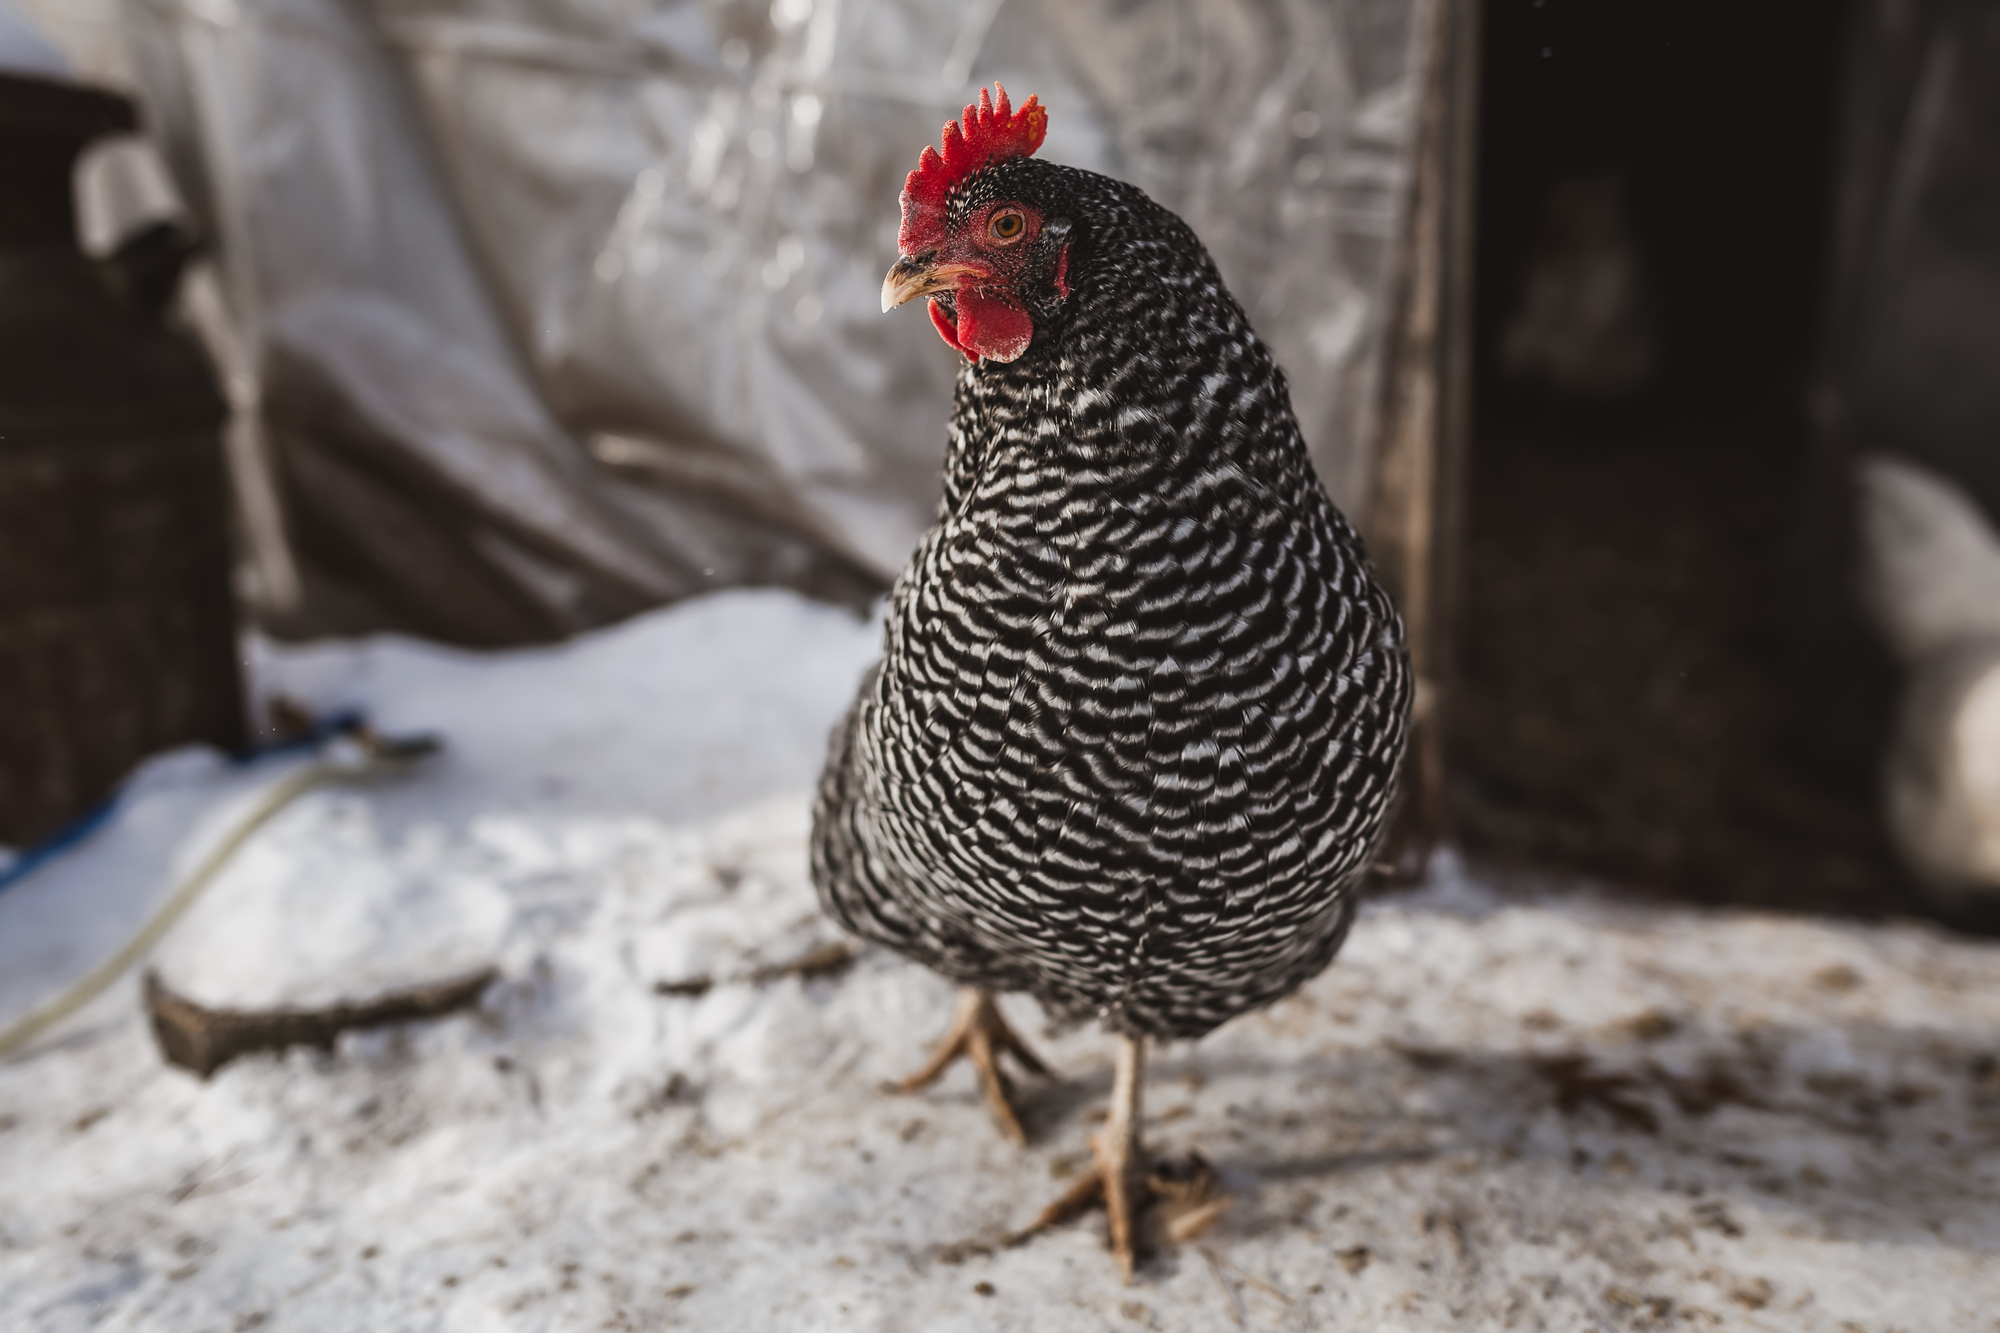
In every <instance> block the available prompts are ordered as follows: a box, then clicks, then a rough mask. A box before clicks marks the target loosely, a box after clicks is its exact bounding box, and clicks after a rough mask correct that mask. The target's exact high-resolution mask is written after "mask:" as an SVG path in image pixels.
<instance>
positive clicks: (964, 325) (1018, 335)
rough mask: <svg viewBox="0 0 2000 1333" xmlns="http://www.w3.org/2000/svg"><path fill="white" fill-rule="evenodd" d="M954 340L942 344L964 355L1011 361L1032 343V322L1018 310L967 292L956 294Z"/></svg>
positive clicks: (1033, 334) (1025, 313) (999, 301)
mask: <svg viewBox="0 0 2000 1333" xmlns="http://www.w3.org/2000/svg"><path fill="white" fill-rule="evenodd" d="M957 299H958V328H957V330H956V332H957V334H958V336H957V338H956V339H953V338H947V339H945V341H946V342H949V343H951V344H952V346H954V347H956V348H958V349H959V350H960V351H962V352H964V353H966V354H967V355H968V356H970V355H972V354H973V353H975V352H976V353H978V354H979V355H980V356H984V357H991V358H992V359H993V360H995V361H1012V360H1014V358H1016V357H1018V356H1020V355H1021V353H1023V352H1025V351H1027V350H1028V344H1029V343H1031V342H1033V341H1034V340H1035V321H1034V319H1033V317H1032V316H1030V315H1029V314H1028V312H1027V311H1025V310H1023V309H1021V308H1020V307H1019V306H1014V305H1009V304H1008V303H1007V302H1005V301H1002V300H998V299H996V298H994V297H991V296H981V295H979V294H977V293H976V292H973V291H971V290H961V291H960V292H959V293H958V298H957Z"/></svg>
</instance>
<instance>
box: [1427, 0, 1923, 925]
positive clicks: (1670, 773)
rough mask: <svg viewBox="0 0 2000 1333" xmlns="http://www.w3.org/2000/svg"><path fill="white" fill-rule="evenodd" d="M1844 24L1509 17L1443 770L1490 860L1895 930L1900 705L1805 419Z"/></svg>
mask: <svg viewBox="0 0 2000 1333" xmlns="http://www.w3.org/2000/svg"><path fill="white" fill-rule="evenodd" d="M1842 9H1843V7H1842V6H1840V5H1836V4H1828V3H1826V0H1767V2H1766V3H1762V4H1757V5H1740V4H1722V3H1717V2H1716V0H1693V2H1690V0H1619V2H1618V3H1616V4H1606V3H1603V2H1602V0H1487V4H1486V5H1485V9H1484V15H1485V17H1484V23H1485V30H1484V35H1483V38H1482V41H1483V51H1482V62H1483V64H1482V80H1483V88H1482V93H1481V120H1480V137H1481V145H1480V155H1481V156H1480V164H1479V202H1478V215H1479V224H1478V225H1479V237H1478V253H1477V264H1478V273H1479V290H1478V298H1477V312H1476V316H1475V321H1474V323H1475V337H1476V353H1475V367H1476V371H1475V375H1476V382H1477V396H1476V416H1475V423H1474V429H1473V445H1472V475H1471V483H1470V484H1471V493H1470V514H1469V533H1468V539H1467V548H1466V550H1467V560H1466V584H1465V596H1464V600H1463V603H1462V604H1463V606H1464V608H1465V610H1464V615H1463V621H1462V625H1461V630H1462V633H1461V639H1460V643H1461V653H1462V657H1461V662H1462V675H1461V684H1462V690H1461V692H1460V695H1459V698H1460V700H1461V703H1460V705H1459V707H1458V708H1457V710H1456V712H1455V722H1454V738H1453V742H1452V743H1453V749H1454V755H1453V758H1454V763H1453V771H1454V773H1455V774H1456V775H1457V781H1456V807H1457V816H1458V825H1459V828H1460V831H1461V834H1462V836H1463V838H1464V839H1465V841H1466V843H1467V846H1468V848H1469V850H1470V851H1471V852H1472V853H1473V854H1474V855H1476V856H1482V857H1485V858H1487V859H1489V860H1501V861H1515V862H1525V863H1534V864H1543V865H1548V864H1554V865H1560V866H1566V867H1571V868H1577V869H1583V870H1586V871H1590V872H1594V873H1597V874H1601V875H1604V876H1607V877H1609V878H1612V879H1614V880H1618V881H1622V882H1627V883H1633V884H1639V885H1645V886H1649V887H1653V888H1658V889H1664V890H1668V891H1673V892H1678V893H1684V894H1691V895H1695V896H1698V897H1701V898H1704V899H1709V900H1727V901H1737V902H1754V903H1759V904H1764V905H1769V906H1784V907H1797V908H1804V909H1812V910H1837V911H1853V912H1869V913H1872V912H1877V911H1881V910H1887V909H1889V908H1892V907H1898V906H1901V905H1902V904H1903V899H1904V894H1903V892H1902V881H1901V877H1900V872H1899V871H1898V870H1897V869H1896V866H1895V863H1894V861H1893V859H1892V856H1891V853H1890V851H1889V847H1888V843H1887V840H1886V836H1885V835H1884V833H1883V832H1882V825H1881V820H1880V816H1879V814H1878V810H1879V802H1878V800H1877V794H1876V781H1875V772H1876V763H1877V755H1878V753H1879V744H1880V740H1881V737H1882V735H1883V734H1884V731H1885V729H1886V726H1887V720H1888V708H1889V699H1890V689H1891V685H1892V681H1891V678H1890V675H1889V672H1888V668H1887V666H1886V664H1885V663H1884V662H1883V661H1882V659H1881V658H1880V657H1879V655H1878V654H1877V653H1876V651H1875V650H1874V649H1873V647H1872V645H1871V644H1870V643H1869V641H1868V638H1867V635H1866V634H1865V632H1863V631H1862V630H1861V628H1860V626H1859V625H1858V623H1857V620H1856V618H1855V615H1854V613H1853V612H1852V611H1851V610H1850V599H1849V598H1848V597H1847V596H1846V593H1845V587H1844V580H1845V577H1846V576H1845V572H1844V568H1843V557H1842V549H1841V547H1842V542H1841V538H1840V534H1841V533H1842V532H1843V531H1844V530H1845V524H1844V522H1843V520H1842V516H1841V513H1840V507H1841V503H1842V497H1843V494H1844V488H1843V487H1842V486H1841V485H1840V484H1839V481H1838V476H1837V475H1836V474H1837V472H1838V470H1837V469H1836V468H1834V467H1833V466H1832V465H1831V464H1828V463H1823V462H1821V461H1820V455H1819V453H1818V451H1817V450H1816V449H1815V447H1814V444H1813V436H1812V433H1811V432H1810V430H1809V429H1808V425H1807V422H1806V416H1805V399H1806V396H1807V393H1806V390H1807V384H1808V377H1809V373H1810V370H1811V367H1812V365H1813V359H1814V352H1815V341H1816V336H1817V332H1818V317H1819V298H1820V294H1821V291H1822V289H1823V287H1824V283H1825V274H1826V267H1827V264H1826V255H1827V246H1828V240H1829V232H1830V220H1831V219H1830V212H1831V209H1830V204H1831V198H1832V180H1833V161H1832V159H1833V148H1834V140H1835V133H1836V128H1837V112H1836V94H1837V86H1838V74H1839V62H1840V54H1841V48H1842V40H1843V34H1844V26H1843V25H1844V16H1843V13H1842Z"/></svg>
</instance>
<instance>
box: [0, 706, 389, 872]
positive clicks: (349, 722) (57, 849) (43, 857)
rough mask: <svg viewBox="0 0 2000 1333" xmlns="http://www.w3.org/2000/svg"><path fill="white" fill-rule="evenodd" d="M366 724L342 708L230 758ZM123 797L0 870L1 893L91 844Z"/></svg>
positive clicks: (293, 748) (249, 759) (296, 746)
mask: <svg viewBox="0 0 2000 1333" xmlns="http://www.w3.org/2000/svg"><path fill="white" fill-rule="evenodd" d="M367 724H368V719H367V717H366V716H365V715H364V714H363V713H362V712H361V711H360V710H358V709H352V708H348V709H343V710H341V711H340V712H337V713H329V714H327V715H326V716H325V717H322V718H316V719H315V720H314V721H313V725H312V729H311V730H310V731H307V732H304V733H303V734H301V735H297V736H287V737H286V738H285V739H284V740H281V741H273V742H272V743H271V744H269V745H259V746H253V747H252V748H250V749H248V750H244V751H242V752H241V753H238V754H233V755H231V756H229V762H230V763H231V764H232V765H233V766H235V767H237V768H249V767H250V766H251V765H253V764H257V763H261V762H263V761H264V760H266V759H273V758H276V757H277V756H279V755H286V754H297V753H299V752H300V751H302V750H312V749H317V748H318V747H319V746H320V745H321V744H322V743H324V742H326V741H328V740H331V739H332V738H333V737H335V736H347V735H352V734H353V733H354V732H357V731H359V730H361V729H362V728H363V727H365V726H366V725H367ZM124 796H125V790H124V788H123V787H120V788H119V789H118V790H116V791H114V792H112V793H111V795H109V796H107V797H105V798H104V799H103V800H102V801H100V802H98V803H97V805H96V806H94V807H93V808H91V809H90V810H88V811H86V812H84V813H83V814H81V815H78V816H77V817H76V818H75V819H72V820H71V821H70V822H69V823H67V824H65V825H63V826H62V827H61V828H59V829H57V830H56V831H55V832H54V833H51V834H50V835H49V836H48V837H46V838H43V839H42V840H41V841H40V842H38V843H36V844H35V845H34V846H32V847H29V848H28V849H27V850H25V851H23V852H21V853H20V854H19V855H18V856H16V857H15V858H14V859H13V860H12V861H11V862H9V863H8V864H7V867H6V868H5V869H4V870H0V892H5V891H6V890H7V889H8V888H9V887H11V886H13V885H15V884H18V883H19V882H20V881H22V880H24V879H26V878H27V877H28V876H29V875H32V874H34V873H35V871H37V870H39V869H41V867H43V866H44V865H47V864H48V863H49V862H50V861H53V860H55V859H56V858H57V857H59V856H61V855H62V854H63V853H64V852H67V851H69V850H70V849H71V848H74V847H76V846H78V845H80V844H82V843H85V842H88V841H89V840H90V838H91V837H92V835H94V834H95V833H96V832H97V831H98V830H99V829H101V828H103V827H104V826H105V824H107V823H109V822H110V820H111V816H112V814H113V813H114V812H115V811H116V810H117V809H118V804H119V802H120V801H121V800H123V799H124Z"/></svg>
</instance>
